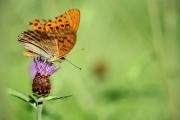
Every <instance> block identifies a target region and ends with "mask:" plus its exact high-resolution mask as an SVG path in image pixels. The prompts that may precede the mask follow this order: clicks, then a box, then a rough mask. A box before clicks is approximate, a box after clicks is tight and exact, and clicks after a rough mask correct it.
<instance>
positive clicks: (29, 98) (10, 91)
mask: <svg viewBox="0 0 180 120" xmlns="http://www.w3.org/2000/svg"><path fill="white" fill-rule="evenodd" d="M7 91H8V94H10V95H11V96H14V97H16V98H19V99H20V100H22V101H24V102H27V103H29V104H30V105H31V106H32V107H34V108H36V105H35V103H36V100H35V99H34V98H33V97H32V96H30V95H26V94H24V93H22V92H19V91H17V90H14V89H10V88H9V89H8V90H7Z"/></svg>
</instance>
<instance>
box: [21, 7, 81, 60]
mask: <svg viewBox="0 0 180 120" xmlns="http://www.w3.org/2000/svg"><path fill="white" fill-rule="evenodd" d="M79 22H80V11H79V10H78V9H70V10H68V11H67V12H65V13H64V14H62V15H60V16H57V17H55V20H54V21H53V20H48V21H47V20H43V21H40V20H38V19H35V20H33V21H32V22H30V23H29V24H30V26H31V27H32V30H27V31H24V32H23V33H22V34H21V35H19V37H18V41H19V42H20V43H21V44H22V45H23V46H24V47H25V49H27V50H28V51H27V52H25V53H24V54H25V55H26V56H41V57H43V58H45V59H46V60H48V61H51V62H54V61H59V60H60V59H64V56H65V55H66V54H68V53H69V52H70V50H71V49H72V48H73V47H74V45H75V43H76V33H77V30H78V26H79Z"/></svg>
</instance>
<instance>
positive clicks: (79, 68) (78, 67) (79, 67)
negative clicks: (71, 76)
mask: <svg viewBox="0 0 180 120" xmlns="http://www.w3.org/2000/svg"><path fill="white" fill-rule="evenodd" d="M63 59H64V60H66V61H67V62H69V63H70V64H71V65H73V66H74V67H76V68H78V69H79V70H82V68H81V67H79V66H77V65H75V64H73V63H72V62H71V61H69V60H68V59H67V58H63Z"/></svg>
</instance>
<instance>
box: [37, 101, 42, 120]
mask: <svg viewBox="0 0 180 120" xmlns="http://www.w3.org/2000/svg"><path fill="white" fill-rule="evenodd" d="M42 109H43V102H41V103H37V109H36V120H41V116H42Z"/></svg>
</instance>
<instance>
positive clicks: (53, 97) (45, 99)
mask: <svg viewBox="0 0 180 120" xmlns="http://www.w3.org/2000/svg"><path fill="white" fill-rule="evenodd" d="M71 96H72V95H67V96H61V97H60V96H48V97H46V98H44V99H43V101H44V102H46V101H53V100H60V99H66V98H69V97H71Z"/></svg>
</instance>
